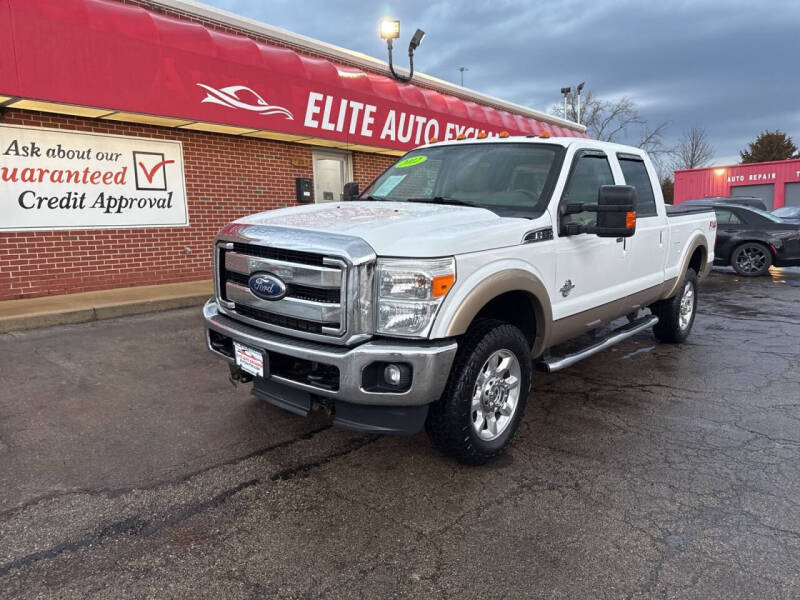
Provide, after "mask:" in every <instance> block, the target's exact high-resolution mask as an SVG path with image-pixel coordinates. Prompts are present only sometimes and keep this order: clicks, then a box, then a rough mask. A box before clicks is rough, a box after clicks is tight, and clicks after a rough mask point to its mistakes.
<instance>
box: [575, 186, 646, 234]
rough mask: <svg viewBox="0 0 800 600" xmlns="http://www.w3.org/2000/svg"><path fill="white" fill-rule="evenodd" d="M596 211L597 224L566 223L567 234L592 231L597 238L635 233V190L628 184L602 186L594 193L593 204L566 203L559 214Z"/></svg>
mask: <svg viewBox="0 0 800 600" xmlns="http://www.w3.org/2000/svg"><path fill="white" fill-rule="evenodd" d="M580 212H596V213H597V225H579V224H577V223H568V224H567V225H566V226H565V228H564V229H565V231H566V234H567V235H576V234H579V233H594V234H595V235H597V236H598V237H614V238H616V237H631V236H632V235H633V234H634V233H636V189H635V188H634V187H632V186H630V185H604V186H601V187H600V190H599V191H598V192H597V204H583V203H581V202H576V203H569V204H567V205H566V207H565V209H564V211H563V214H565V215H571V214H575V213H580Z"/></svg>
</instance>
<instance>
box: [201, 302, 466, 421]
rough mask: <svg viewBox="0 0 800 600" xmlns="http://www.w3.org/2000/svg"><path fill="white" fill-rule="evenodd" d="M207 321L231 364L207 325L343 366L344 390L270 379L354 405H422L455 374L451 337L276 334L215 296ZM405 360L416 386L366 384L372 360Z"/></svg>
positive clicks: (246, 341) (249, 342)
mask: <svg viewBox="0 0 800 600" xmlns="http://www.w3.org/2000/svg"><path fill="white" fill-rule="evenodd" d="M203 317H204V318H205V322H206V345H207V346H208V348H209V350H211V351H212V352H213V353H214V354H217V355H218V356H221V357H223V358H224V359H225V360H226V361H228V362H229V363H233V362H234V361H233V359H232V358H230V357H229V356H226V355H225V354H222V353H221V352H218V351H216V350H214V348H212V347H211V341H210V339H209V336H208V330H209V329H213V330H214V331H216V332H217V333H220V334H222V335H224V336H227V337H230V338H232V339H234V340H236V341H237V342H240V343H242V344H247V345H248V346H253V347H255V348H259V349H261V350H265V351H267V352H274V353H278V354H284V355H287V356H291V357H294V358H298V359H303V360H309V361H314V362H319V363H324V364H328V365H333V366H335V367H336V368H338V369H339V389H338V390H329V389H323V388H318V387H316V386H313V385H309V384H306V383H301V382H299V381H293V380H291V379H287V378H285V377H279V376H277V375H272V376H271V377H270V379H271V380H274V381H276V382H278V383H281V384H284V385H287V386H289V387H292V388H295V389H298V390H303V391H305V392H310V393H312V394H317V395H319V396H325V397H328V398H334V399H338V400H345V401H347V402H352V403H354V404H370V405H380V406H419V405H423V404H429V403H431V402H434V401H436V400H438V399H439V397H440V396H441V395H442V391H443V390H444V386H445V384H446V383H447V378H448V376H449V375H450V366H451V365H452V364H453V359H454V358H455V355H456V349H457V348H458V346H457V344H456V342H454V341H452V340H441V341H429V342H426V341H419V342H410V341H409V342H406V341H402V340H396V341H388V340H375V341H371V342H366V343H363V344H361V345H359V346H355V347H354V348H347V347H344V346H334V345H332V344H322V343H318V342H312V341H308V340H301V339H295V338H291V337H287V336H283V335H279V334H276V333H271V332H268V331H264V330H263V329H259V328H257V327H252V326H250V325H246V324H244V323H241V322H239V321H236V320H234V319H232V318H230V317H228V316H226V315H223V314H222V313H221V312H220V311H219V309H218V306H217V302H216V300H214V299H211V300H209V301H208V302H206V304H205V306H204V307H203ZM377 361H381V362H404V363H408V364H410V365H411V368H412V371H413V375H412V381H411V387H410V388H409V389H408V390H406V391H405V392H400V393H390V392H371V391H367V390H365V389H364V388H363V387H362V385H361V382H362V371H363V370H364V368H366V367H367V366H368V365H370V364H371V363H373V362H377Z"/></svg>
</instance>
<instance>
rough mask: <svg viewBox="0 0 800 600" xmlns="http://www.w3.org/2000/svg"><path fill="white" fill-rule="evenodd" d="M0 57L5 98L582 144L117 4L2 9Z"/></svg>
mask: <svg viewBox="0 0 800 600" xmlns="http://www.w3.org/2000/svg"><path fill="white" fill-rule="evenodd" d="M0 56H2V57H4V60H1V61H0V95H5V96H11V97H15V98H28V99H34V100H44V101H49V102H57V103H68V104H76V105H81V106H89V107H98V108H106V109H109V110H114V111H125V112H134V113H143V114H149V115H158V116H165V117H174V118H178V119H184V120H187V121H198V122H206V123H221V124H225V125H231V126H236V127H242V128H246V129H252V130H265V131H274V132H280V133H285V134H291V135H298V136H303V137H310V138H324V139H329V140H335V141H339V142H346V143H349V144H359V145H367V146H374V147H381V148H390V149H410V148H413V147H414V146H416V145H419V144H421V143H425V142H426V141H427V140H428V138H430V137H436V138H438V139H440V140H442V139H450V138H455V137H456V136H457V135H459V134H464V135H465V136H466V137H474V136H476V135H478V133H479V132H481V131H485V132H487V133H488V134H490V135H491V134H497V133H499V132H501V131H508V132H509V133H510V134H512V135H515V134H538V133H541V132H542V131H549V132H550V133H551V134H552V135H556V136H562V135H563V136H579V137H583V136H584V134H583V133H581V132H580V131H579V130H577V129H575V130H573V129H570V128H568V127H566V126H557V125H551V124H548V123H545V122H542V121H539V120H536V119H533V118H529V117H523V116H521V115H517V114H512V113H510V112H507V111H504V110H498V109H495V108H492V107H488V106H482V105H480V104H477V103H475V102H470V101H467V100H462V99H460V98H456V97H454V96H450V95H447V94H443V93H440V92H437V91H434V90H430V89H426V88H421V87H417V86H415V85H412V84H407V83H399V82H397V81H394V80H393V79H390V78H388V77H385V76H383V75H377V74H374V73H369V72H365V71H362V70H360V69H357V68H354V67H348V66H343V65H339V64H336V63H334V62H331V61H329V60H326V59H323V58H315V57H311V56H306V55H304V54H300V53H299V52H296V51H294V50H291V49H289V48H283V47H279V46H274V45H270V44H266V43H259V42H255V41H254V40H252V39H250V38H247V37H244V36H240V35H233V34H227V33H223V32H220V31H216V30H213V29H209V28H207V27H204V26H202V25H200V24H198V23H193V22H190V21H188V20H179V19H175V18H171V17H166V16H163V15H160V14H158V13H155V12H151V11H148V10H145V9H143V8H140V7H135V6H131V5H126V4H121V3H118V2H113V1H107V0H36V1H35V2H31V1H30V0H0ZM9 59H10V60H9Z"/></svg>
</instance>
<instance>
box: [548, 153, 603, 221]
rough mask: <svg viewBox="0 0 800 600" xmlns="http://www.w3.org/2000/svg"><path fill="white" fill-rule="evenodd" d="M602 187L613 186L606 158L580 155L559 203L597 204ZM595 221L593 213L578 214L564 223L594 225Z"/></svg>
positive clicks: (595, 155)
mask: <svg viewBox="0 0 800 600" xmlns="http://www.w3.org/2000/svg"><path fill="white" fill-rule="evenodd" d="M603 185H614V175H613V174H612V173H611V165H609V164H608V158H606V156H605V155H604V154H582V155H580V156H579V157H578V159H577V160H576V161H575V164H574V165H573V168H572V173H571V174H570V176H569V181H568V182H567V187H566V190H565V191H564V196H563V197H562V200H561V201H562V203H572V202H581V203H584V204H594V203H596V202H597V193H598V192H599V190H600V186H603ZM596 220H597V213H593V212H580V213H576V214H572V215H567V216H566V218H565V221H566V223H577V224H579V225H594V224H595V222H596Z"/></svg>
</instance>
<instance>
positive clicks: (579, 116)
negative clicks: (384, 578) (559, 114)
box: [575, 81, 586, 125]
mask: <svg viewBox="0 0 800 600" xmlns="http://www.w3.org/2000/svg"><path fill="white" fill-rule="evenodd" d="M584 83H586V82H585V81H581V82H580V83H579V84H578V87H577V88H575V90H576V91H577V92H578V118H577V121H578V125H580V124H581V92H582V91H583V85H584Z"/></svg>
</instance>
